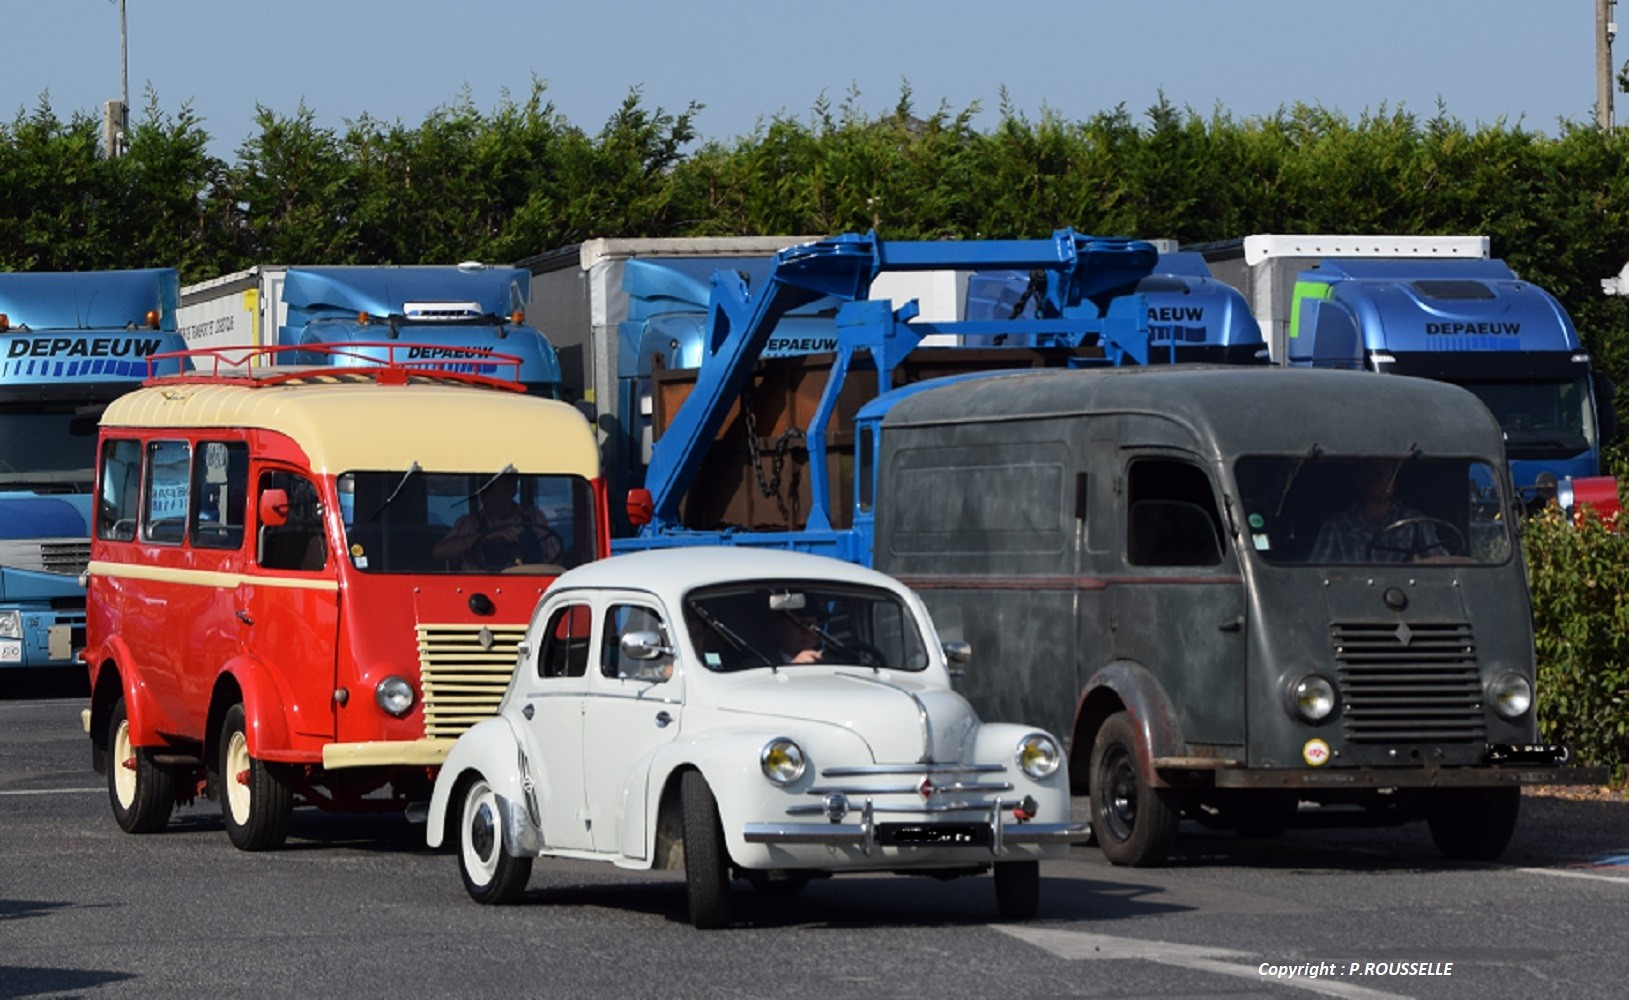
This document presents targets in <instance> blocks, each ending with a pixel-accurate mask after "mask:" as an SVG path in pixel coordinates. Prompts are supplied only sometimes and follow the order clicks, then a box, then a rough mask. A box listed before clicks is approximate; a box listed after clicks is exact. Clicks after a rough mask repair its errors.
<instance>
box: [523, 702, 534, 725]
mask: <svg viewBox="0 0 1629 1000" xmlns="http://www.w3.org/2000/svg"><path fill="white" fill-rule="evenodd" d="M520 714H521V715H524V716H526V721H527V722H530V721H532V716H534V715H536V714H537V709H535V708H533V707H532V706H530V705H527V706H526V707H525V708H523V709H521V710H520Z"/></svg>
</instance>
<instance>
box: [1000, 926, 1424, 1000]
mask: <svg viewBox="0 0 1629 1000" xmlns="http://www.w3.org/2000/svg"><path fill="white" fill-rule="evenodd" d="M991 926H993V927H994V928H995V929H996V930H998V931H1000V932H1002V933H1003V934H1007V935H1010V936H1012V937H1015V938H1017V939H1018V940H1020V941H1024V942H1027V943H1029V944H1032V945H1034V946H1036V947H1037V948H1041V949H1043V950H1045V951H1049V952H1051V953H1052V954H1054V955H1056V956H1058V957H1059V958H1062V959H1068V960H1072V961H1109V960H1120V961H1124V960H1133V961H1142V962H1158V963H1159V964H1161V965H1174V966H1178V967H1181V968H1184V969H1194V970H1197V971H1200V972H1213V973H1216V974H1217V975H1222V976H1233V977H1235V978H1238V979H1248V980H1250V981H1252V982H1255V983H1272V984H1275V985H1278V986H1289V987H1293V988H1295V989H1300V990H1309V991H1311V992H1313V993H1321V994H1323V995H1325V996H1332V997H1352V998H1355V1000H1406V998H1405V997H1404V996H1403V995H1402V994H1398V993H1384V992H1381V991H1380V990H1371V989H1367V988H1365V987H1362V986H1354V985H1352V984H1351V983H1342V982H1336V981H1334V980H1332V979H1327V978H1320V979H1306V978H1302V977H1296V978H1294V979H1272V978H1268V977H1266V976H1263V975H1262V974H1261V972H1260V971H1259V970H1260V967H1261V963H1260V962H1257V961H1255V959H1256V957H1257V956H1256V955H1254V954H1252V953H1250V952H1244V951H1232V950H1230V949H1227V948H1211V947H1206V946H1204V945H1192V944H1175V943H1173V942H1170V941H1145V940H1142V939H1139V938H1124V937H1111V936H1109V935H1107V934H1091V933H1088V932H1086V931H1070V930H1062V929H1059V928H1055V927H1025V926H1009V925H1005V924H1000V925H991ZM1226 959H1244V960H1245V961H1244V962H1238V961H1225V960H1226ZM1275 964H1283V963H1275Z"/></svg>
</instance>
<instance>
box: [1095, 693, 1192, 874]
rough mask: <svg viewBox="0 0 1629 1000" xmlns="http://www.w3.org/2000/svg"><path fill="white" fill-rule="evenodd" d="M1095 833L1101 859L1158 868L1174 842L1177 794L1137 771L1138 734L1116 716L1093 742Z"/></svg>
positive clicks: (1120, 714) (1125, 718) (1126, 720)
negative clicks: (1145, 777)
mask: <svg viewBox="0 0 1629 1000" xmlns="http://www.w3.org/2000/svg"><path fill="white" fill-rule="evenodd" d="M1091 782H1092V787H1091V801H1092V831H1093V832H1094V833H1096V834H1097V845H1098V846H1099V847H1101V848H1102V849H1103V856H1104V857H1106V858H1108V859H1109V860H1110V861H1111V862H1113V863H1114V864H1117V865H1130V866H1131V867H1134V868H1144V867H1149V866H1152V865H1158V864H1160V863H1161V862H1163V861H1164V860H1165V856H1166V855H1167V854H1168V853H1170V850H1171V845H1172V843H1173V842H1175V840H1176V830H1177V819H1178V809H1177V802H1176V793H1175V792H1173V791H1172V790H1171V789H1169V788H1154V787H1152V786H1150V785H1149V784H1148V783H1147V782H1146V781H1144V780H1143V779H1142V775H1141V774H1139V773H1138V771H1137V731H1136V728H1135V727H1134V726H1132V724H1131V718H1130V716H1128V715H1126V713H1124V712H1117V713H1115V714H1114V715H1111V716H1109V718H1108V720H1107V721H1105V722H1104V723H1103V728H1102V729H1100V730H1098V731H1097V740H1096V741H1095V742H1094V743H1093V744H1092V767H1091Z"/></svg>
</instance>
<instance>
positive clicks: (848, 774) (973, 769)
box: [820, 763, 1007, 778]
mask: <svg viewBox="0 0 1629 1000" xmlns="http://www.w3.org/2000/svg"><path fill="white" fill-rule="evenodd" d="M1006 770H1007V765H1005V764H922V763H917V764H855V765H851V766H847V767H827V768H822V769H821V771H820V776H821V777H822V778H857V777H861V776H863V775H871V774H956V773H966V774H997V773H1003V774H1004V773H1006Z"/></svg>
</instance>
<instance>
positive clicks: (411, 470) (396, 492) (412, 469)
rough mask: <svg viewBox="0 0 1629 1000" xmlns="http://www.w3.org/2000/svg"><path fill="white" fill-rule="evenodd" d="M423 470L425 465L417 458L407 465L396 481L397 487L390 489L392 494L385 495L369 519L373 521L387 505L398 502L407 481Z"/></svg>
mask: <svg viewBox="0 0 1629 1000" xmlns="http://www.w3.org/2000/svg"><path fill="white" fill-rule="evenodd" d="M423 471H424V467H423V466H421V465H419V460H418V459H416V458H415V459H414V460H413V464H412V465H409V466H408V467H407V471H406V472H404V473H402V478H401V479H399V480H397V481H396V488H395V489H393V490H391V491H390V496H388V497H385V502H384V503H382V504H380V505H379V507H378V509H377V510H375V511H374V512H373V513H372V514H369V515H368V520H370V521H372V520H374V519H375V518H377V517H378V516H379V515H380V514H383V513H384V512H385V508H386V507H389V506H390V505H391V504H392V503H395V502H396V497H398V496H400V495H401V492H402V487H403V486H406V485H407V481H408V480H409V479H412V478H413V477H414V476H415V475H417V474H418V473H420V472H423Z"/></svg>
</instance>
